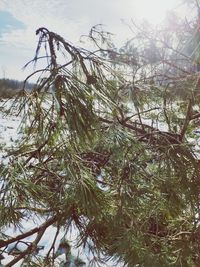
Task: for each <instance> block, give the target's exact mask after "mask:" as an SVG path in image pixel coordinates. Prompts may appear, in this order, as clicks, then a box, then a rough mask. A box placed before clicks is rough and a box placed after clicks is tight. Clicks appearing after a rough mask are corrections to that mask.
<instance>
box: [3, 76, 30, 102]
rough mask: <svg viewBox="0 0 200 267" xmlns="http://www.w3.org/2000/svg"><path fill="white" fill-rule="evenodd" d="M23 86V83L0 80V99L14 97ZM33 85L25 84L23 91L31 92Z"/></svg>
mask: <svg viewBox="0 0 200 267" xmlns="http://www.w3.org/2000/svg"><path fill="white" fill-rule="evenodd" d="M23 86H24V82H22V81H18V80H13V79H5V78H4V79H0V98H10V97H13V96H15V95H16V94H17V93H18V92H19V91H20V90H21V89H22V88H23ZM33 87H34V84H33V83H28V82H27V83H26V85H25V89H26V90H31V89H32V88H33Z"/></svg>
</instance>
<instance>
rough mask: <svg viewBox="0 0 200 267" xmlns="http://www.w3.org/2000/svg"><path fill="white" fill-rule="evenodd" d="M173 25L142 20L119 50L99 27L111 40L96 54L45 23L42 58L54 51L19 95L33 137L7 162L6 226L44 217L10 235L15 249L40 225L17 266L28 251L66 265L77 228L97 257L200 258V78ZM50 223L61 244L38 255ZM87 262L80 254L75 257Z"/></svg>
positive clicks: (186, 261) (6, 240)
mask: <svg viewBox="0 0 200 267" xmlns="http://www.w3.org/2000/svg"><path fill="white" fill-rule="evenodd" d="M183 26H184V24H183ZM194 30H195V29H194V28H193V29H191V36H192V31H194ZM163 32H164V31H163ZM163 32H161V33H160V31H159V33H160V35H159V34H158V32H156V31H154V32H153V33H152V31H148V32H147V31H146V30H145V29H140V34H138V35H137V36H136V37H135V38H133V40H131V41H130V42H128V43H127V44H126V45H125V46H124V47H123V48H122V49H121V50H119V51H117V49H116V48H115V46H114V45H112V44H111V41H110V39H109V41H108V42H106V40H107V39H106V38H107V37H108V33H106V35H104V32H103V31H100V32H98V28H95V27H94V28H93V29H92V31H91V32H90V39H92V41H94V42H95V44H98V41H102V44H103V45H104V47H103V48H102V49H101V47H100V45H99V46H98V51H95V52H92V53H91V52H90V51H87V50H85V49H82V48H77V47H75V46H73V45H72V44H70V43H68V42H66V41H65V40H64V39H63V38H62V37H61V36H59V35H57V34H56V33H53V32H50V31H49V30H47V29H45V28H40V29H38V30H37V34H38V35H39V43H38V47H37V50H36V55H35V57H34V60H33V62H34V63H35V62H36V61H37V60H39V59H40V58H42V59H44V57H43V56H41V57H40V53H41V51H42V50H41V48H42V47H43V45H44V49H46V57H47V58H46V59H47V63H48V64H47V67H46V68H45V69H43V70H42V71H41V77H40V78H39V79H38V81H37V85H36V86H35V87H34V88H33V91H32V92H31V93H27V92H26V91H25V90H24V92H23V95H21V96H19V97H18V98H16V100H15V105H14V106H15V107H16V105H18V110H19V111H20V112H21V114H22V116H23V124H22V130H21V131H22V132H23V136H22V137H21V138H20V140H19V142H18V143H17V145H16V147H15V148H14V149H13V150H12V151H10V152H9V160H10V163H9V165H5V166H4V167H3V168H2V169H3V170H2V172H1V206H0V216H1V218H3V219H2V220H1V223H0V228H1V229H3V230H4V229H5V227H7V226H11V225H14V226H15V227H18V228H19V229H21V227H22V226H21V222H22V220H23V219H25V220H32V219H33V218H34V217H35V216H36V217H37V218H41V219H43V221H44V223H42V224H41V225H40V226H38V227H36V228H34V229H33V230H32V231H27V232H26V233H25V236H24V235H22V236H21V235H19V236H17V237H16V239H12V237H8V236H2V240H0V246H1V247H2V248H4V249H5V250H4V253H6V252H7V245H9V244H12V243H13V242H15V241H16V240H22V239H24V238H25V237H28V236H31V235H33V234H35V233H36V238H35V240H34V242H31V244H30V245H28V248H27V250H26V251H25V252H22V253H21V254H20V255H19V256H17V257H15V259H13V260H12V261H11V263H10V265H8V266H12V264H14V263H16V262H18V261H19V260H20V259H22V258H26V259H28V260H27V262H32V261H33V263H31V264H33V265H31V264H30V266H54V265H55V266H56V264H58V262H57V261H56V258H57V254H56V252H55V243H56V240H57V238H58V234H59V233H60V232H62V231H65V232H69V231H70V229H71V228H73V229H75V230H76V232H77V239H76V241H77V246H83V247H84V248H86V250H89V251H90V252H91V253H93V259H91V263H90V265H89V266H93V265H94V264H95V262H99V263H104V262H106V261H107V260H108V259H112V260H113V261H114V262H116V263H117V264H124V266H130V267H134V266H135V267H136V266H141V267H142V266H143V267H149V266H163V267H167V266H177V267H179V266H188V267H190V266H198V264H199V261H200V253H199V233H200V232H199V216H200V215H199V214H200V211H199V206H200V205H199V191H200V182H199V175H200V165H199V159H198V155H197V153H196V148H195V147H194V145H193V142H194V141H196V140H197V138H196V137H195V135H194V131H195V129H198V125H196V124H195V121H196V120H198V119H199V117H200V108H199V89H200V81H199V75H198V74H197V73H195V72H191V71H190V67H191V66H192V64H193V60H192V59H191V58H190V57H189V56H187V55H183V53H182V52H181V51H183V50H182V47H180V43H179V42H177V40H181V38H185V35H184V33H183V32H182V30H181V29H180V31H179V32H178V33H177V32H176V31H175V32H173V33H172V34H171V38H170V40H169V43H167V44H166V36H163ZM94 34H95V36H94ZM98 34H99V35H98ZM97 36H98V38H99V39H98V38H97ZM164 38H165V39H164ZM164 40H165V41H164ZM172 40H173V41H172ZM177 43H178V45H177ZM137 44H141V46H138V47H137ZM171 45H173V46H174V47H171ZM176 45H177V46H176ZM184 45H185V42H183V46H184ZM105 46H107V47H105ZM112 49H113V51H112ZM40 50H41V51H40ZM111 51H112V52H113V53H111ZM163 51H165V53H163ZM161 52H162V53H161ZM60 54H61V55H63V54H64V55H65V60H66V62H65V63H64V64H63V61H62V60H61V61H62V62H60V61H59V59H60ZM129 55H131V57H130V58H129ZM36 73H37V71H36ZM130 73H131V76H130ZM34 74H35V73H33V74H32V75H34ZM182 88H183V90H182ZM124 96H125V97H124ZM195 138H196V140H195ZM191 139H192V141H191ZM50 226H53V227H55V228H56V229H57V232H56V235H55V238H54V241H53V243H52V247H51V248H50V250H49V252H48V253H47V255H46V257H45V258H41V259H40V258H38V259H37V260H36V259H35V258H34V251H35V250H36V248H37V245H38V243H39V242H40V240H41V239H42V236H43V234H44V233H45V231H47V229H48V228H49V227H50ZM23 253H24V254H23ZM27 257H29V258H27ZM38 262H40V263H38ZM68 263H69V259H66V262H65V264H68ZM34 264H36V265H34ZM42 264H46V265H42ZM81 264H82V265H83V264H84V263H83V262H81V260H80V259H78V258H77V259H76V261H75V263H74V265H75V266H82V265H81Z"/></svg>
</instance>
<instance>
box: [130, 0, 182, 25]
mask: <svg viewBox="0 0 200 267" xmlns="http://www.w3.org/2000/svg"><path fill="white" fill-rule="evenodd" d="M132 4H133V8H134V10H135V12H137V17H138V18H139V19H140V20H147V21H149V22H150V23H152V24H159V23H161V22H162V21H163V20H164V18H165V15H166V13H167V12H168V11H170V10H172V9H173V8H175V7H176V6H177V5H178V1H177V0H132Z"/></svg>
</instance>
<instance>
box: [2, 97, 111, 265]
mask: <svg viewBox="0 0 200 267" xmlns="http://www.w3.org/2000/svg"><path fill="white" fill-rule="evenodd" d="M11 103H12V102H11V101H10V100H8V101H6V102H5V101H3V100H0V163H8V164H9V160H8V159H6V158H4V155H5V153H6V148H10V147H12V146H14V144H15V141H16V140H17V139H18V138H19V134H20V133H19V131H20V123H21V118H20V117H19V116H16V114H13V113H12V115H6V113H5V111H6V110H7V108H9V106H10V105H11ZM43 222H44V220H42V219H41V220H39V219H35V220H34V221H24V222H22V225H23V228H24V229H23V230H22V231H23V232H27V231H29V230H31V229H32V228H35V227H36V226H37V225H40V224H42V223H43ZM5 233H6V234H7V235H10V236H17V235H18V234H21V233H22V232H20V231H19V230H16V229H14V228H9V229H6V230H5ZM55 234H56V228H55V227H52V226H51V227H49V228H48V229H47V231H46V232H45V234H44V236H43V238H42V240H41V241H40V242H39V244H38V245H39V246H44V249H43V250H41V251H40V255H46V253H47V252H48V250H49V248H50V246H51V244H52V242H53V239H54V237H55ZM63 235H64V232H61V233H60V234H59V236H58V238H57V242H56V244H55V248H56V249H57V248H58V246H59V242H60V239H61V238H62V237H63ZM35 237H36V235H33V236H31V237H29V238H26V239H25V240H24V241H26V242H27V241H29V242H30V241H32V240H34V238H35ZM66 238H67V239H68V240H70V244H71V245H72V248H71V252H72V255H74V256H75V257H77V256H79V257H80V258H81V259H82V260H83V261H85V262H88V257H90V256H89V255H88V253H87V252H86V250H83V249H81V248H80V249H75V248H73V245H75V239H76V230H75V229H72V231H71V232H70V233H68V235H67V236H66ZM15 245H16V243H12V244H10V245H9V246H8V251H11V250H12V249H13V248H14V247H15ZM17 248H18V249H19V250H21V251H23V250H25V249H26V248H27V246H26V245H25V244H23V243H19V244H18V245H17ZM3 255H4V257H5V259H4V260H2V261H1V263H2V264H3V265H1V264H0V266H4V265H5V264H7V263H8V262H10V261H11V260H12V259H13V258H14V257H13V256H12V255H8V254H7V253H4V254H3ZM58 260H59V261H62V260H64V254H63V255H61V256H60V257H59V258H58ZM21 264H22V261H20V262H18V263H17V264H15V265H14V266H15V267H19V266H21ZM73 266H74V265H73V264H71V265H70V267H73ZM101 266H113V263H112V262H110V263H108V264H106V265H101Z"/></svg>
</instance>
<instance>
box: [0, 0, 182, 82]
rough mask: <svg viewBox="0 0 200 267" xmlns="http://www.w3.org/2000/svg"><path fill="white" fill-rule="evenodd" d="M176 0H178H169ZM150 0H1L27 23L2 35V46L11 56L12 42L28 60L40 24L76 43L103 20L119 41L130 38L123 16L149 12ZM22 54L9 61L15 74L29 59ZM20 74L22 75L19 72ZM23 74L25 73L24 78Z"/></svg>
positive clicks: (161, 0)
mask: <svg viewBox="0 0 200 267" xmlns="http://www.w3.org/2000/svg"><path fill="white" fill-rule="evenodd" d="M172 1H175V2H176V1H177V0H169V1H168V2H170V3H172ZM146 2H147V1H146ZM146 2H145V1H144V0H84V1H83V0H73V1H72V0H48V1H46V0H1V1H0V10H3V11H7V12H10V13H11V14H12V15H13V16H14V17H15V18H16V19H17V20H19V21H21V22H22V23H24V25H25V28H24V29H18V30H12V31H10V32H7V33H4V34H3V35H2V36H1V38H0V42H1V43H0V49H1V46H2V45H3V44H4V45H5V44H6V45H7V55H8V57H9V51H8V45H9V46H12V49H13V51H15V53H16V54H18V53H20V54H21V55H22V54H23V53H24V54H26V55H27V54H28V55H29V57H28V56H27V60H26V61H29V60H30V59H31V58H32V57H33V55H34V51H35V48H36V43H37V37H36V36H35V31H36V29H37V28H39V27H47V28H48V29H49V30H51V31H55V32H56V33H58V34H60V35H62V36H63V37H64V38H65V39H66V40H70V41H72V42H75V43H76V42H78V40H79V37H80V36H81V34H88V32H89V30H90V28H91V27H92V26H93V25H95V24H99V23H102V24H105V25H106V26H105V29H106V30H108V31H111V32H113V33H114V34H117V40H118V41H119V40H126V39H128V38H130V37H131V32H130V30H129V29H128V27H127V26H125V25H123V23H122V22H121V19H125V20H126V21H128V22H129V21H130V19H131V18H136V17H137V18H138V17H139V16H141V13H142V12H143V11H145V14H146V15H145V16H147V15H148V12H147V8H146V6H145V3H146ZM141 3H143V5H144V7H143V6H142V5H141ZM155 3H156V4H157V6H158V0H152V1H151V6H152V8H154V4H155ZM159 3H161V4H164V3H166V1H165V0H159ZM165 5H166V4H165ZM148 9H149V6H148ZM148 11H149V12H151V10H148ZM157 14H159V12H157ZM21 58H22V60H19V59H18V60H16V59H15V58H13V62H14V64H12V66H11V65H9V64H7V65H6V68H7V69H8V70H9V73H12V77H13V75H15V73H14V72H13V70H12V71H11V69H12V68H13V66H16V67H17V68H18V69H20V68H21V67H22V66H23V65H24V64H25V63H26V62H24V56H22V57H21ZM4 65H5V64H4ZM19 66H20V67H19ZM0 67H1V66H0ZM16 74H17V77H19V76H18V75H19V73H17V72H16ZM0 76H1V73H0ZM22 77H24V75H23V74H21V76H20V78H22Z"/></svg>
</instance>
